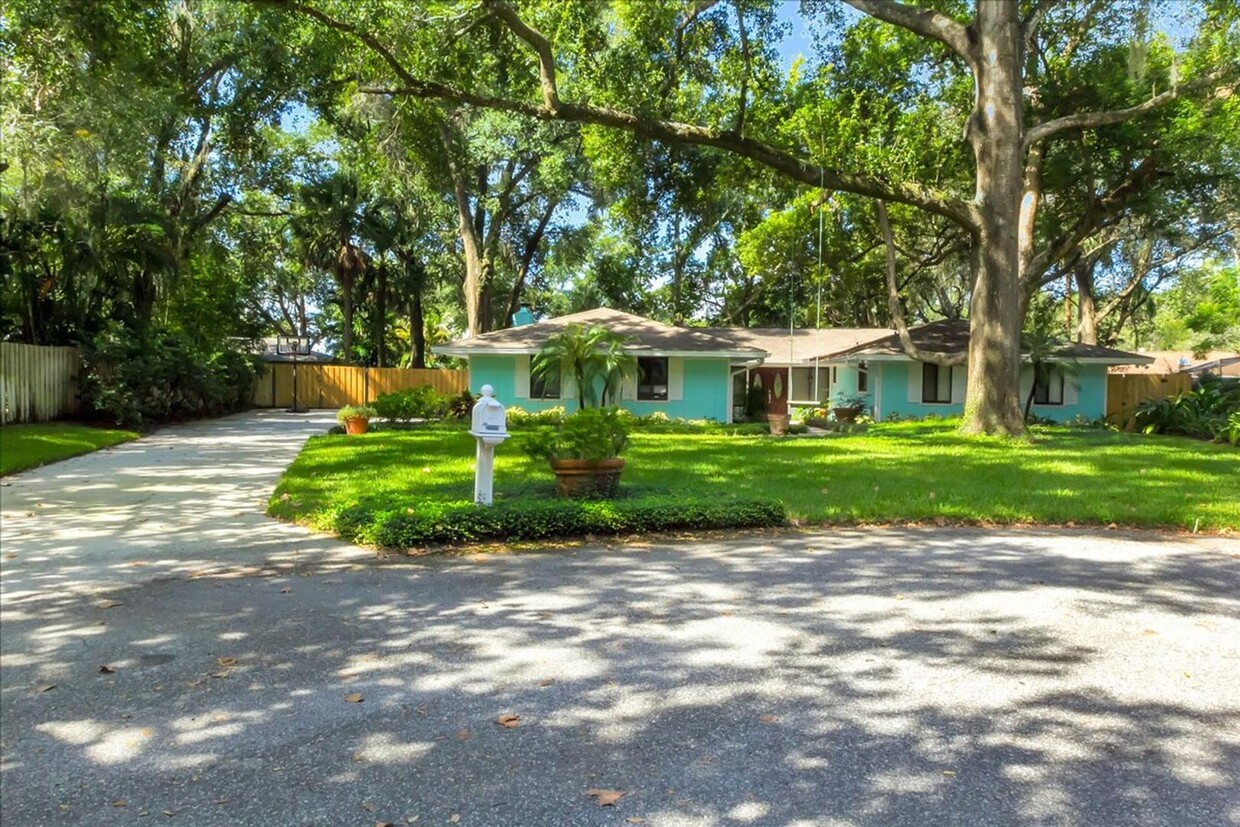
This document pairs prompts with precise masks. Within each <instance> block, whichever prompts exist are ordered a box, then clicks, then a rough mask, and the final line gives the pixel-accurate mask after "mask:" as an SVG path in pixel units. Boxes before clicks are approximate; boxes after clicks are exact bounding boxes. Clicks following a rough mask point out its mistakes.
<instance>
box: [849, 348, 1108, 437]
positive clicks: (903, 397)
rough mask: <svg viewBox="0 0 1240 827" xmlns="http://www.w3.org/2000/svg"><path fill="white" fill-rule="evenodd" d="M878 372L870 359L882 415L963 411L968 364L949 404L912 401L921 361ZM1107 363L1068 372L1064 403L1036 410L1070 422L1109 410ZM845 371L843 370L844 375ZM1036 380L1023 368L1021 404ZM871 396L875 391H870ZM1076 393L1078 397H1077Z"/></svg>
mask: <svg viewBox="0 0 1240 827" xmlns="http://www.w3.org/2000/svg"><path fill="white" fill-rule="evenodd" d="M881 364H882V367H881V369H880V370H879V371H878V372H877V376H876V375H875V371H874V368H875V367H877V365H878V363H871V374H870V386H871V389H873V387H874V386H875V380H876V379H877V381H878V382H879V383H881V388H880V390H879V417H880V418H881V419H889V418H890V417H891V414H892V413H897V414H899V416H900V417H902V418H908V417H917V418H919V419H920V418H924V417H925V416H927V415H928V414H934V415H936V416H960V415H961V414H963V413H964V389H965V379H963V378H961V377H967V374H965V373H964V371H965V368H964V367H963V366H959V367H956V368H953V376H952V379H953V382H952V401H951V402H950V403H946V404H931V403H926V402H910V401H909V378H910V377H909V372H910V371H911V370H916V371H920V370H921V363H920V362H911V361H910V362H883V363H881ZM1106 372H1107V369H1106V366H1105V365H1081V366H1080V367H1079V368H1078V369H1077V374H1076V376H1068V377H1066V379H1065V383H1070V384H1075V385H1076V390H1075V393H1074V392H1073V389H1072V388H1070V387H1068V386H1067V385H1065V388H1064V402H1065V404H1063V405H1034V406H1033V413H1035V414H1037V415H1038V416H1041V417H1045V418H1047V419H1053V420H1055V421H1057V422H1067V421H1068V420H1071V419H1074V418H1076V417H1077V416H1081V417H1084V418H1086V419H1097V418H1099V417H1101V416H1103V415H1104V414H1105V413H1106ZM842 375H843V371H842V370H841V376H842ZM1032 382H1033V371H1032V369H1031V368H1029V367H1025V368H1024V369H1023V370H1022V371H1021V397H1020V401H1021V407H1022V409H1023V407H1024V404H1025V399H1026V397H1027V396H1028V394H1029V386H1030V384H1031V383H1032ZM871 397H873V393H872V392H871ZM1074 397H1075V398H1074ZM918 398H920V394H918Z"/></svg>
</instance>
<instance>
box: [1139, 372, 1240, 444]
mask: <svg viewBox="0 0 1240 827" xmlns="http://www.w3.org/2000/svg"><path fill="white" fill-rule="evenodd" d="M1238 413H1240V382H1237V381H1235V380H1229V379H1221V378H1219V377H1214V376H1207V377H1204V378H1202V379H1201V383H1200V384H1199V385H1198V387H1197V388H1195V389H1193V390H1191V391H1189V392H1187V393H1181V394H1179V395H1177V396H1175V397H1172V398H1170V399H1160V400H1158V401H1150V402H1143V403H1141V404H1140V405H1138V406H1137V412H1136V419H1137V426H1138V427H1139V428H1140V429H1141V430H1142V431H1143V432H1144V433H1147V434H1152V433H1160V434H1183V435H1185V436H1191V437H1197V438H1198V439H1210V440H1216V441H1218V442H1231V443H1232V444H1233V445H1234V444H1236V442H1237V441H1240V437H1237V436H1236V435H1235V423H1236V419H1235V418H1236V415H1237V414H1238Z"/></svg>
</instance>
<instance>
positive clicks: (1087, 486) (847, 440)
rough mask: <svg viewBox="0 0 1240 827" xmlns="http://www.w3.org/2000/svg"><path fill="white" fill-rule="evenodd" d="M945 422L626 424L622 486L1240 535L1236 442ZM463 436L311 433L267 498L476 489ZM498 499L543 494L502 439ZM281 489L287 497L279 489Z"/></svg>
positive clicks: (318, 513) (414, 498) (324, 502)
mask: <svg viewBox="0 0 1240 827" xmlns="http://www.w3.org/2000/svg"><path fill="white" fill-rule="evenodd" d="M956 425H957V423H955V422H950V421H943V422H918V423H897V424H889V425H888V424H884V425H876V426H873V427H872V428H871V429H870V430H869V431H868V432H866V433H864V434H854V435H850V436H837V437H826V438H792V439H772V438H769V437H759V436H735V435H728V434H724V433H713V434H688V435H685V434H668V433H640V432H639V433H634V434H633V435H632V437H631V438H630V442H629V448H628V450H627V452H626V453H625V459H626V460H627V466H626V468H625V471H624V478H623V485H624V487H625V488H626V489H627V490H628V491H630V492H631V493H632V494H634V495H646V494H650V495H662V494H667V495H672V496H684V497H693V498H704V499H708V500H709V499H715V498H723V497H741V498H774V499H778V500H781V501H782V502H783V503H784V504H785V505H786V507H787V512H788V516H789V518H790V519H791V520H793V521H795V522H798V523H802V524H834V523H859V522H888V521H902V520H915V521H934V520H936V519H937V520H947V521H949V522H969V523H987V522H991V523H1049V524H1064V523H1069V522H1074V523H1077V524H1082V525H1083V524H1101V525H1107V524H1110V523H1117V524H1119V525H1125V526H1146V527H1168V528H1181V529H1184V528H1187V529H1193V528H1194V527H1196V528H1199V529H1200V530H1203V531H1217V530H1221V529H1240V484H1237V480H1240V451H1237V450H1236V449H1235V448H1232V447H1229V446H1225V445H1213V444H1209V443H1205V442H1198V441H1196V440H1190V439H1184V438H1179V437H1151V436H1138V435H1131V434H1121V433H1114V432H1109V431H1086V430H1074V429H1069V428H1037V429H1035V434H1034V439H1033V440H1031V441H1025V440H1009V439H1000V438H985V437H965V436H962V435H960V434H958V433H957V432H956V430H955V428H956ZM473 461H474V440H473V438H472V437H470V436H469V435H468V434H467V433H465V432H463V431H460V430H448V429H430V430H416V431H386V432H377V433H371V434H368V435H366V436H364V437H339V436H323V437H315V438H313V439H311V440H310V441H309V442H308V443H307V445H306V447H305V448H304V449H303V451H302V453H301V455H300V456H299V457H298V458H297V460H296V461H295V462H294V463H293V464H292V465H291V466H290V467H289V469H288V471H287V472H286V473H285V475H284V478H283V479H282V480H281V481H280V484H279V486H278V487H277V489H276V492H275V495H274V497H273V498H272V502H271V508H270V512H271V513H272V514H273V515H276V516H279V517H282V518H285V519H292V520H297V521H299V522H304V523H306V524H308V525H310V526H313V527H315V528H319V529H322V530H328V531H333V530H337V529H338V528H339V521H340V517H341V514H342V513H345V512H346V510H347V511H348V513H349V514H350V517H349V519H350V520H353V521H356V520H357V519H359V516H358V515H359V514H361V515H363V517H362V518H363V519H364V515H365V513H367V512H369V511H375V512H378V511H387V512H392V511H395V510H405V509H411V510H412V509H416V508H418V507H424V506H426V505H427V504H429V503H449V502H460V501H468V500H470V499H471V498H472V496H473ZM495 480H496V482H495V495H496V503H497V504H502V503H504V502H513V501H515V500H518V499H530V498H549V497H551V494H552V490H553V488H554V485H553V481H552V476H551V473H550V471H549V470H548V469H547V468H546V465H545V464H543V463H536V462H534V461H532V460H530V459H528V458H526V457H525V456H524V455H522V454H521V453H520V451H519V450H518V449H517V448H516V446H515V445H514V444H513V442H511V441H510V442H509V443H507V444H505V445H503V446H501V447H500V448H499V449H498V451H497V454H496V461H495ZM285 495H287V496H285Z"/></svg>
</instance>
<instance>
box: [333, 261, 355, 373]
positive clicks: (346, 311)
mask: <svg viewBox="0 0 1240 827" xmlns="http://www.w3.org/2000/svg"><path fill="white" fill-rule="evenodd" d="M337 282H338V283H339V284H340V312H341V315H343V316H344V332H343V335H342V336H341V346H342V351H343V353H344V363H345V364H346V365H351V364H353V285H352V284H351V283H349V279H348V277H347V276H346V275H345V274H344V273H340V274H339V275H338V276H337Z"/></svg>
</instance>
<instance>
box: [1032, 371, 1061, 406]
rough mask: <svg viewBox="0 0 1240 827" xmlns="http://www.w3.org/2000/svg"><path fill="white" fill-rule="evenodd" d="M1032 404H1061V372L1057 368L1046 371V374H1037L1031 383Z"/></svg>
mask: <svg viewBox="0 0 1240 827" xmlns="http://www.w3.org/2000/svg"><path fill="white" fill-rule="evenodd" d="M1033 404H1035V405H1062V404H1063V373H1061V372H1060V371H1057V370H1050V371H1047V375H1043V376H1039V377H1037V379H1036V380H1034V383H1033Z"/></svg>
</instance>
